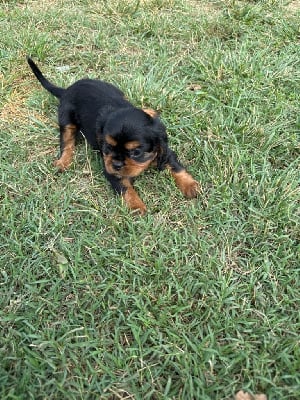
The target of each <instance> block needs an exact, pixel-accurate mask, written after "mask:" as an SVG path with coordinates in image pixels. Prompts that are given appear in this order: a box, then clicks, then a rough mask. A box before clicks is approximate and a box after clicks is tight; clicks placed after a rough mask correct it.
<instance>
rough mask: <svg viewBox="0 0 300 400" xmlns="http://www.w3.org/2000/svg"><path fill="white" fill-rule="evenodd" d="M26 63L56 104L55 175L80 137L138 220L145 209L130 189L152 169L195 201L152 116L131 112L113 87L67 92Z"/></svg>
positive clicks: (190, 182)
mask: <svg viewBox="0 0 300 400" xmlns="http://www.w3.org/2000/svg"><path fill="white" fill-rule="evenodd" d="M27 61H28V63H29V66H30V68H31V69H32V71H33V73H34V75H35V76H36V78H37V79H38V80H39V81H40V83H41V84H42V86H43V87H44V88H45V89H47V90H48V91H49V92H50V93H52V94H53V95H54V96H56V97H57V98H59V100H60V104H59V107H58V122H59V128H60V151H61V153H60V158H59V159H58V160H57V161H56V162H55V165H56V166H57V167H58V168H59V170H61V171H64V170H66V169H67V168H68V167H69V166H70V164H71V162H72V158H73V154H74V149H75V139H76V135H77V134H78V133H79V132H81V133H82V134H83V136H84V137H85V138H86V140H87V141H88V143H89V144H90V145H91V146H92V147H93V149H95V150H97V151H99V152H100V154H101V156H102V158H103V161H104V174H105V176H106V178H107V179H108V181H109V182H110V184H111V186H112V187H113V189H114V190H115V191H116V192H117V193H118V194H120V195H122V196H123V198H124V200H125V202H126V204H127V206H128V207H129V208H130V209H132V210H137V211H139V212H140V213H141V214H143V213H144V212H145V211H146V206H145V204H144V203H143V201H142V200H141V199H140V197H139V196H138V194H137V193H136V191H135V190H134V188H133V186H132V184H133V180H134V178H135V177H137V176H138V175H140V174H141V173H142V172H143V171H144V170H145V169H147V168H148V167H149V166H150V165H151V164H152V165H155V166H156V167H157V168H158V169H159V170H163V169H164V168H168V169H169V170H170V172H171V174H172V176H173V178H174V179H175V182H176V185H177V186H178V187H179V189H180V190H181V192H182V193H183V194H184V195H185V196H186V197H188V198H193V197H196V196H197V193H198V189H199V184H198V182H197V181H195V180H194V179H193V178H192V176H191V175H190V174H189V173H188V172H187V171H186V170H185V168H184V167H183V166H182V165H181V164H180V162H179V161H178V159H177V156H176V154H175V153H174V152H173V151H172V150H171V149H170V148H169V147H168V139H167V135H166V129H165V127H164V125H163V124H162V122H161V121H160V119H159V118H158V116H157V114H156V112H155V111H153V110H151V109H139V108H136V107H134V106H133V105H132V104H131V103H129V101H127V100H126V99H125V97H124V94H123V93H122V92H121V91H120V90H119V89H118V88H116V87H115V86H113V85H112V84H110V83H106V82H103V81H100V80H93V79H81V80H79V81H77V82H75V83H74V84H73V85H71V86H70V87H68V88H67V89H63V88H60V87H57V86H55V85H53V84H52V83H50V82H49V81H48V80H47V79H46V78H45V77H44V76H43V74H42V73H41V71H40V70H39V68H38V67H37V66H36V64H35V63H34V62H33V61H32V60H31V59H30V58H29V57H28V58H27Z"/></svg>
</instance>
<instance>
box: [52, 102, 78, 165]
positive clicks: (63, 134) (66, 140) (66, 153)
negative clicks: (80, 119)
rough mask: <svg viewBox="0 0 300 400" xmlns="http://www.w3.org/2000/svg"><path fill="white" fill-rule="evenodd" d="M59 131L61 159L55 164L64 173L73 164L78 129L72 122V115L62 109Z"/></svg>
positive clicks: (60, 111)
mask: <svg viewBox="0 0 300 400" xmlns="http://www.w3.org/2000/svg"><path fill="white" fill-rule="evenodd" d="M62 111H64V112H62ZM59 129H60V158H59V159H58V160H56V161H55V162H54V165H55V166H56V167H57V168H58V169H59V170H60V171H61V172H63V171H65V170H66V169H68V168H69V166H70V165H71V163H72V160H73V156H74V151H75V141H76V133H77V131H78V127H77V126H76V124H75V123H73V122H72V118H71V113H70V112H69V113H66V110H62V108H61V109H60V110H59Z"/></svg>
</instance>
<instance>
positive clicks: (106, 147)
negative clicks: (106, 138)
mask: <svg viewBox="0 0 300 400" xmlns="http://www.w3.org/2000/svg"><path fill="white" fill-rule="evenodd" d="M112 150H113V147H112V145H110V144H108V143H104V144H103V148H102V151H103V153H104V154H108V153H111V152H112Z"/></svg>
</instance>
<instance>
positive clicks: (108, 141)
mask: <svg viewBox="0 0 300 400" xmlns="http://www.w3.org/2000/svg"><path fill="white" fill-rule="evenodd" d="M105 140H106V142H107V143H108V144H110V145H111V146H116V145H117V141H116V140H115V139H114V138H113V137H111V136H110V135H105Z"/></svg>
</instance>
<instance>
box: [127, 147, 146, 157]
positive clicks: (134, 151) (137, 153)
mask: <svg viewBox="0 0 300 400" xmlns="http://www.w3.org/2000/svg"><path fill="white" fill-rule="evenodd" d="M129 155H130V157H131V158H139V157H141V156H142V155H143V150H142V149H141V148H140V147H137V148H136V149H132V150H130V151H129Z"/></svg>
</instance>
